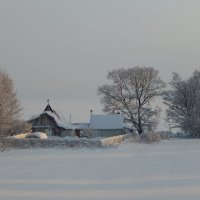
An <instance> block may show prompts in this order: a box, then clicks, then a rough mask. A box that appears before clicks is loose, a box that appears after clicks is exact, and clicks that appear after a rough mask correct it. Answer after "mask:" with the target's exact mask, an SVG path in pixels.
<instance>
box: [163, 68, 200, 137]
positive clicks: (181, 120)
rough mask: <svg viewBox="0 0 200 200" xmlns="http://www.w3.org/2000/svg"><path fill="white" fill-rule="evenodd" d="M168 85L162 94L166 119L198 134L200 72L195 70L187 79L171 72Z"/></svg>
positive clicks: (199, 133) (193, 133) (199, 129)
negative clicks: (165, 106) (167, 88)
mask: <svg viewBox="0 0 200 200" xmlns="http://www.w3.org/2000/svg"><path fill="white" fill-rule="evenodd" d="M170 86H171V90H169V91H166V92H165V93H164V96H163V98H164V103H165V104H166V105H167V106H168V109H167V118H168V120H169V121H170V123H172V124H173V125H174V127H176V128H180V129H182V130H183V131H185V132H187V133H189V134H191V135H193V136H200V72H199V71H195V72H194V73H193V75H192V76H191V77H190V78H189V79H188V80H182V78H181V77H180V75H178V74H177V73H173V77H172V81H171V82H170Z"/></svg>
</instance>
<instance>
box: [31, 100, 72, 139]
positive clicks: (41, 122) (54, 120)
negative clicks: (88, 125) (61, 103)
mask: <svg viewBox="0 0 200 200" xmlns="http://www.w3.org/2000/svg"><path fill="white" fill-rule="evenodd" d="M28 122H29V123H30V124H31V125H32V131H33V132H45V133H46V134H47V135H48V136H60V137H65V136H72V135H73V133H74V131H73V127H72V126H71V124H70V123H69V122H67V121H66V120H65V119H64V118H62V117H61V116H60V115H59V114H58V112H56V111H55V110H54V109H52V107H51V106H50V104H49V103H48V105H47V106H46V108H45V109H44V111H43V113H41V114H40V115H38V116H35V117H32V118H31V119H30V120H29V121H28Z"/></svg>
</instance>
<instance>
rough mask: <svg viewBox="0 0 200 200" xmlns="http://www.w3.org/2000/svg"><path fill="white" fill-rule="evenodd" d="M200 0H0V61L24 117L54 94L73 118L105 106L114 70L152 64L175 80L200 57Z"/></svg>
mask: <svg viewBox="0 0 200 200" xmlns="http://www.w3.org/2000/svg"><path fill="white" fill-rule="evenodd" d="M199 7H200V1H198V0H190V1H189V0H168V1H162V0H151V1H149V0H123V1H122V0H76V1H74V0H56V1H53V0H48V1H47V0H44V1H40V0H29V1H27V0H18V1H15V0H0V66H1V68H4V69H6V71H7V72H8V73H9V74H10V75H11V76H12V78H13V79H14V81H15V83H16V85H15V87H16V89H17V91H18V96H19V98H20V100H21V102H22V105H23V107H24V114H25V115H24V117H25V118H27V117H30V116H31V115H32V114H34V113H38V112H41V111H42V109H43V108H44V106H45V104H46V100H47V99H48V98H49V99H50V100H51V102H52V104H54V105H55V106H56V107H58V108H59V109H60V110H62V111H63V112H64V113H65V114H66V116H67V117H68V116H69V113H72V121H85V120H86V121H87V120H88V118H89V116H90V112H89V110H90V109H93V110H94V112H96V113H99V112H101V108H102V107H101V105H100V103H99V97H98V96H97V95H96V90H97V87H98V86H100V85H102V84H104V83H105V82H106V74H107V71H108V70H112V69H114V68H119V67H125V68H127V67H132V66H135V65H146V66H153V67H155V68H156V69H158V70H159V71H160V74H161V77H162V78H163V79H164V80H165V81H169V79H170V77H171V73H172V72H173V71H176V72H179V73H180V74H181V75H183V76H184V77H188V76H190V75H191V73H192V72H193V71H194V69H195V68H199V63H200V57H199V52H200V40H199V35H200V25H199V19H200V12H199Z"/></svg>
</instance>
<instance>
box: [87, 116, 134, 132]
mask: <svg viewBox="0 0 200 200" xmlns="http://www.w3.org/2000/svg"><path fill="white" fill-rule="evenodd" d="M90 128H91V129H123V128H128V126H127V125H126V124H125V123H124V116H123V115H118V114H117V115H92V116H91V118H90ZM129 128H130V127H129Z"/></svg>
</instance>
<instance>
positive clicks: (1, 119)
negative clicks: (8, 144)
mask: <svg viewBox="0 0 200 200" xmlns="http://www.w3.org/2000/svg"><path fill="white" fill-rule="evenodd" d="M21 110H22V108H21V105H20V102H19V100H18V99H17V96H16V92H15V90H14V84H13V81H12V79H11V78H10V76H9V75H8V74H7V73H6V72H3V71H0V137H4V136H8V135H11V134H14V133H15V131H16V130H21V129H24V128H27V124H26V123H25V122H22V121H21V120H20V117H21V114H20V112H21Z"/></svg>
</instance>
